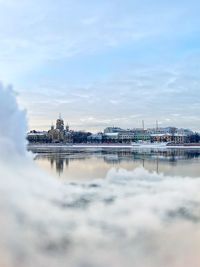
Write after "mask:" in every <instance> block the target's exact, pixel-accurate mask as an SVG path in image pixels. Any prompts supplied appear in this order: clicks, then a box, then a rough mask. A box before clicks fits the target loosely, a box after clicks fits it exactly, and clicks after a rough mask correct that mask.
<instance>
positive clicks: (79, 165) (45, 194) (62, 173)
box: [0, 149, 200, 267]
mask: <svg viewBox="0 0 200 267" xmlns="http://www.w3.org/2000/svg"><path fill="white" fill-rule="evenodd" d="M34 153H35V154H34V158H35V163H36V165H38V166H39V169H41V170H42V174H44V177H43V178H44V179H43V178H42V179H37V178H38V176H39V175H40V171H39V172H38V171H36V169H37V168H36V166H34V167H33V166H32V165H31V166H27V164H24V163H23V165H20V166H19V164H18V165H16V167H15V175H16V176H17V175H19V179H17V180H16V177H15V182H16V187H15V188H14V189H13V191H11V193H9V200H10V199H11V200H13V201H12V202H11V204H12V205H9V206H8V207H6V210H10V207H11V212H10V214H9V216H10V217H11V218H10V217H9V218H10V219H9V223H8V221H5V223H4V225H5V226H4V227H3V231H2V234H1V240H3V241H4V240H6V241H7V240H8V241H7V243H8V244H6V246H8V249H7V250H6V252H9V256H8V259H10V258H11V260H12V264H9V265H5V264H4V265H2V266H9V267H17V266H21V267H33V266H38V267H47V266H48V267H57V266H70V267H107V266H110V267H121V266H125V267H160V266H164V267H188V266H192V267H199V266H200V254H199V244H200V178H199V177H200V175H199V171H200V167H199V166H200V151H198V150H191V151H189V150H157V151H156V150H146V151H145V150H140V151H137V150H130V149H112V150H110V149H92V150H91V149H79V150H73V149H72V150H67V151H66V150H65V149H55V150H51V149H50V150H48V149H42V150H41V149H36V150H34ZM21 166H24V168H25V170H23V169H22V168H21ZM17 167H18V168H17ZM34 168H35V169H34ZM49 174H50V175H49ZM28 177H29V180H28V181H29V183H26V181H27V178H28ZM21 178H23V179H21ZM10 179H11V180H13V175H11V176H10ZM52 182H53V184H52ZM54 182H55V187H54ZM24 184H27V187H25V188H23V185H24ZM57 185H59V186H58V187H57ZM34 188H35V189H34ZM8 192H10V189H9V190H8ZM5 197H7V195H5ZM3 218H5V216H3ZM8 226H9V228H8V230H9V231H8V230H7V231H5V229H6V228H7V227H8ZM4 234H5V235H6V236H5V237H4ZM4 243H5V242H4ZM0 244H1V243H0ZM4 246H5V244H4ZM3 255H6V253H3ZM4 257H5V256H4ZM0 263H1V262H0ZM0 265H1V264H0Z"/></svg>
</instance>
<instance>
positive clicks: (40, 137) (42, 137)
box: [27, 130, 50, 143]
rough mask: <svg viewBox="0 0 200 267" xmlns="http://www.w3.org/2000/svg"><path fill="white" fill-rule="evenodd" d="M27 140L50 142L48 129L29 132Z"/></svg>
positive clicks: (31, 141)
mask: <svg viewBox="0 0 200 267" xmlns="http://www.w3.org/2000/svg"><path fill="white" fill-rule="evenodd" d="M27 140H28V141H29V142H30V143H49V141H50V140H49V137H48V133H47V132H46V131H35V130H33V131H30V132H29V133H28V134H27Z"/></svg>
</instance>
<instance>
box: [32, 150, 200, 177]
mask: <svg viewBox="0 0 200 267" xmlns="http://www.w3.org/2000/svg"><path fill="white" fill-rule="evenodd" d="M34 152H35V153H37V152H39V153H37V154H36V156H35V161H36V163H37V164H38V166H40V167H41V168H42V169H44V170H46V171H47V172H48V173H50V174H52V175H53V176H54V177H56V178H58V179H60V180H64V181H87V180H93V179H104V178H105V177H106V175H107V173H108V172H109V170H111V169H112V168H115V169H117V170H119V169H125V170H127V171H133V170H135V169H137V168H138V167H142V168H144V169H146V170H148V171H149V172H156V173H157V174H161V173H163V174H164V175H168V176H181V177H185V176H189V177H199V176H200V150H194V149H193V150H185V149H168V150H155V149H148V150H131V149H110V148H109V149H96V150H95V149H79V150H68V151H65V150H62V149H61V150H59V149H55V150H53V151H49V152H48V151H41V150H37V149H35V150H34Z"/></svg>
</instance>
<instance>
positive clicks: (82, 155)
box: [36, 149, 200, 176]
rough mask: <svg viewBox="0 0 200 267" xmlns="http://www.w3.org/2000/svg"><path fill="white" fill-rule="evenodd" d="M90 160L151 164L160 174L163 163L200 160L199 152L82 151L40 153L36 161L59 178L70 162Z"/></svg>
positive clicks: (116, 163) (107, 162) (175, 150)
mask: <svg viewBox="0 0 200 267" xmlns="http://www.w3.org/2000/svg"><path fill="white" fill-rule="evenodd" d="M90 158H96V160H98V159H99V158H100V159H103V161H104V163H106V164H108V165H115V166H116V165H119V164H120V163H122V162H135V163H139V164H141V166H143V167H144V168H146V169H148V166H149V164H151V165H152V166H154V171H156V172H157V173H159V165H160V164H161V163H164V162H166V163H168V164H170V165H176V164H177V163H178V161H181V160H192V159H198V158H200V151H199V150H181V149H179V150H178V149H174V150H173V149H172V150H170V149H168V150H157V151H156V150H151V149H149V150H146V151H144V150H141V151H139V150H136V151H133V150H123V149H120V150H112V151H110V150H106V149H105V150H102V151H97V152H95V153H94V152H88V151H81V152H79V153H69V154H68V153H62V154H61V153H48V154H47V153H46V154H43V153H40V154H38V155H37V156H36V160H38V159H42V160H47V161H48V162H49V164H50V167H51V169H53V170H55V171H56V172H57V174H58V175H59V176H61V175H62V173H63V172H64V169H67V168H68V167H69V166H70V162H74V161H77V162H80V161H84V160H87V159H90Z"/></svg>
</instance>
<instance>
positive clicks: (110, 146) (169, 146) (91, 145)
mask: <svg viewBox="0 0 200 267" xmlns="http://www.w3.org/2000/svg"><path fill="white" fill-rule="evenodd" d="M27 148H28V149H31V148H64V149H67V148H69V149H73V148H75V149H76V148H129V149H146V148H149V149H200V144H199V145H188V144H185V145H168V146H167V145H166V146H163V145H160V146H159V145H155V144H154V145H153V144H152V145H151V144H148V145H139V146H137V145H136V146H134V145H129V144H69V145H68V144H28V145H27Z"/></svg>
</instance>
